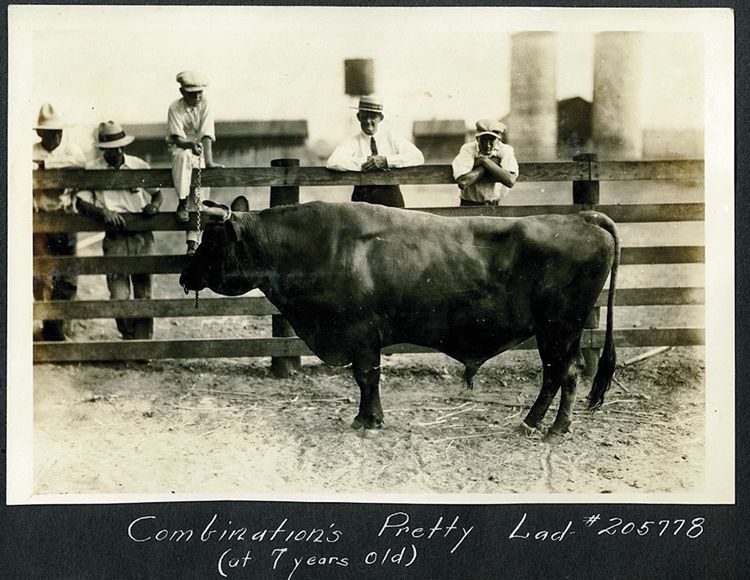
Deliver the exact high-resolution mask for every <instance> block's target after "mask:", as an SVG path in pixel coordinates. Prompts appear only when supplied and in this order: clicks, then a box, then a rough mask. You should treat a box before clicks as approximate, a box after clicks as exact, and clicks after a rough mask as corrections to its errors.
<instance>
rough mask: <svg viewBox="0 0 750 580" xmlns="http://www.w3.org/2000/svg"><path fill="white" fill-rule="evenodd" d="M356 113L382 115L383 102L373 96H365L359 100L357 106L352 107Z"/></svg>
mask: <svg viewBox="0 0 750 580" xmlns="http://www.w3.org/2000/svg"><path fill="white" fill-rule="evenodd" d="M352 109H357V110H358V111H368V112H370V113H380V114H381V115H382V114H383V101H382V100H381V99H380V98H378V97H375V96H373V95H366V96H363V97H360V98H359V105H357V106H356V107H352Z"/></svg>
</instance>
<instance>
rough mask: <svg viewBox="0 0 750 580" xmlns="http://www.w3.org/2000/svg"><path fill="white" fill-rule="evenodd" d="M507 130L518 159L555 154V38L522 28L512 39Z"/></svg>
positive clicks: (526, 159) (552, 156)
mask: <svg viewBox="0 0 750 580" xmlns="http://www.w3.org/2000/svg"><path fill="white" fill-rule="evenodd" d="M511 41H512V42H511V80H510V115H509V116H508V134H509V136H510V142H511V144H512V145H513V148H514V149H515V151H516V156H517V157H518V159H519V160H520V161H526V162H528V161H549V160H553V159H555V158H556V156H557V98H556V93H557V45H556V42H557V38H556V35H555V33H554V32H522V33H519V34H514V35H513V36H512V39H511Z"/></svg>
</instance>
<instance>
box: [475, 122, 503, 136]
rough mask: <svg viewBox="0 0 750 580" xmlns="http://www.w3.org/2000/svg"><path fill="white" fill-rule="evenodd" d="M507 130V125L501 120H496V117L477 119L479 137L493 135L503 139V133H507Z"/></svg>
mask: <svg viewBox="0 0 750 580" xmlns="http://www.w3.org/2000/svg"><path fill="white" fill-rule="evenodd" d="M506 130H507V127H506V126H505V124H504V123H501V122H500V121H496V120H494V119H480V120H479V121H477V134H476V136H477V137H479V136H480V135H492V136H493V137H497V138H498V139H502V138H503V135H505V131H506Z"/></svg>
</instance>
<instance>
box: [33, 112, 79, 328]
mask: <svg viewBox="0 0 750 580" xmlns="http://www.w3.org/2000/svg"><path fill="white" fill-rule="evenodd" d="M64 127H65V124H64V123H63V120H62V117H61V116H60V115H59V114H58V112H57V111H56V110H55V108H54V107H53V106H52V105H50V104H49V103H45V104H44V105H42V107H41V109H40V111H39V118H38V120H37V124H36V126H35V127H34V130H35V131H36V133H37V135H39V138H40V139H41V141H39V142H38V143H34V145H33V146H32V149H31V159H32V161H33V169H69V168H82V167H83V166H84V165H85V164H86V160H85V157H84V155H83V152H82V151H81V149H80V148H79V147H77V146H75V145H74V144H72V143H70V142H64V141H63V129H64ZM33 206H34V211H40V212H59V211H62V212H71V211H73V209H74V204H73V191H72V190H70V189H35V190H34V192H33ZM75 253H76V234H75V233H68V232H53V233H46V234H34V255H35V256H39V257H42V256H74V255H75ZM33 288H34V299H35V300H44V301H48V300H74V299H75V297H76V293H77V291H78V279H77V277H76V276H75V275H74V274H66V273H60V272H55V273H53V274H49V275H45V276H34V286H33ZM68 333H69V323H68V322H67V321H64V320H44V321H42V332H41V338H42V340H65V339H66V338H67V335H68Z"/></svg>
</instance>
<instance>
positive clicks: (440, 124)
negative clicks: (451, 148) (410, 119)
mask: <svg viewBox="0 0 750 580" xmlns="http://www.w3.org/2000/svg"><path fill="white" fill-rule="evenodd" d="M412 130H413V132H414V136H415V137H430V136H434V135H460V136H461V137H463V136H464V135H465V134H466V123H464V121H462V120H459V119H430V120H428V121H414V127H413V129H412Z"/></svg>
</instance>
